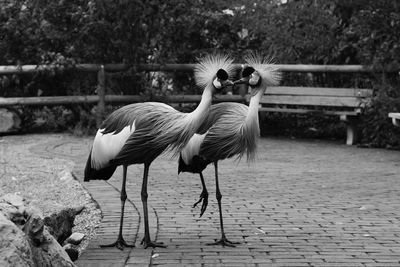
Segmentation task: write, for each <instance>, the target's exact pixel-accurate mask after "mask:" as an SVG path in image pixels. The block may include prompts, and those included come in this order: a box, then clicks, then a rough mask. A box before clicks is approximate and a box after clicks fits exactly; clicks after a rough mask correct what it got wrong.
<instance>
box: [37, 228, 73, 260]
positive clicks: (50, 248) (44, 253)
mask: <svg viewBox="0 0 400 267" xmlns="http://www.w3.org/2000/svg"><path fill="white" fill-rule="evenodd" d="M31 249H32V255H33V260H34V262H35V264H36V266H49V267H50V266H63V267H72V266H75V265H74V264H73V263H72V261H71V259H70V258H69V256H68V254H67V252H66V251H65V250H64V249H63V248H62V247H61V245H60V244H59V243H58V242H57V241H56V239H55V238H54V237H53V236H52V235H51V234H50V233H49V232H48V231H47V228H46V227H45V228H44V230H43V242H42V243H41V244H40V245H37V244H33V243H31Z"/></svg>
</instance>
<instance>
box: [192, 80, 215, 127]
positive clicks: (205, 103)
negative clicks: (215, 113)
mask: <svg viewBox="0 0 400 267" xmlns="http://www.w3.org/2000/svg"><path fill="white" fill-rule="evenodd" d="M212 97H213V87H212V85H210V86H207V87H206V88H205V89H204V91H203V94H202V96H201V101H200V103H199V105H198V106H197V108H196V109H195V110H193V111H192V112H191V113H190V114H189V117H190V120H191V122H192V123H193V124H194V125H195V126H197V127H199V126H200V124H201V123H202V122H203V121H204V120H205V118H206V117H207V115H208V113H209V111H210V106H211V101H212Z"/></svg>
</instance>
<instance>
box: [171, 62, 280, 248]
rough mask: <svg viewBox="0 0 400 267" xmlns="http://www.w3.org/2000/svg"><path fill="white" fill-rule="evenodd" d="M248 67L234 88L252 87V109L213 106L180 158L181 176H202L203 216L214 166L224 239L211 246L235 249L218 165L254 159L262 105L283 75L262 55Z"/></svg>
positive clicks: (234, 106)
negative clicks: (207, 170) (208, 179)
mask: <svg viewBox="0 0 400 267" xmlns="http://www.w3.org/2000/svg"><path fill="white" fill-rule="evenodd" d="M245 59H246V62H247V64H248V66H246V67H245V68H244V70H243V72H242V76H243V78H242V79H240V80H238V81H235V82H234V84H243V83H244V84H248V85H249V86H250V88H251V93H250V94H251V99H250V104H249V106H246V105H243V104H239V103H229V102H225V103H219V104H215V105H212V106H211V109H210V113H209V114H208V116H207V118H206V120H205V121H204V123H203V124H202V125H201V126H200V128H199V130H198V131H197V133H196V134H195V135H194V136H193V137H192V138H191V139H190V141H189V142H188V143H187V145H186V146H185V147H184V148H183V149H182V151H181V154H180V158H179V167H178V173H180V172H192V173H198V174H199V175H200V179H201V183H202V186H203V191H202V193H201V195H200V199H199V201H197V202H196V203H195V204H194V207H195V206H196V205H197V204H198V203H200V202H203V204H202V207H201V212H200V216H202V215H203V213H204V211H205V210H206V208H207V205H208V192H207V189H206V185H205V181H204V177H203V174H202V171H203V170H204V169H205V168H206V167H207V165H208V164H210V163H214V168H215V186H216V198H217V201H218V208H219V216H220V228H221V239H220V240H219V241H216V242H215V243H211V244H209V245H222V246H234V244H237V243H234V242H231V241H229V240H228V239H227V238H226V236H225V232H224V224H223V216H222V208H221V199H222V194H221V192H220V188H219V181H218V161H219V160H223V159H226V158H230V157H233V156H237V157H238V158H239V159H240V158H241V157H242V156H243V155H244V154H246V155H247V160H248V161H251V160H253V159H254V156H255V152H256V147H257V140H258V137H259V135H260V128H259V122H258V105H259V102H260V99H261V97H262V96H263V95H264V92H265V90H266V89H267V87H268V86H271V85H277V84H278V83H279V81H280V79H281V73H280V72H279V71H278V69H277V68H276V67H275V65H273V64H271V63H270V62H271V61H270V60H267V59H266V58H264V57H263V56H261V55H260V54H250V55H249V56H247V57H246V58H245Z"/></svg>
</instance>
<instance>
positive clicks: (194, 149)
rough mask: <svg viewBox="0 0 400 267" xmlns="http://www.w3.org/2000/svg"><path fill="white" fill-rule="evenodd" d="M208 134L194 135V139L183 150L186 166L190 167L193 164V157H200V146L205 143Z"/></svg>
mask: <svg viewBox="0 0 400 267" xmlns="http://www.w3.org/2000/svg"><path fill="white" fill-rule="evenodd" d="M206 134H207V133H205V134H195V135H193V137H192V138H190V140H189V142H188V143H187V144H186V146H185V147H184V148H183V149H182V151H181V156H182V159H183V161H184V162H185V163H186V164H188V165H189V164H190V163H192V159H193V157H194V156H196V155H199V151H200V146H201V144H202V143H203V140H204V137H205V136H206Z"/></svg>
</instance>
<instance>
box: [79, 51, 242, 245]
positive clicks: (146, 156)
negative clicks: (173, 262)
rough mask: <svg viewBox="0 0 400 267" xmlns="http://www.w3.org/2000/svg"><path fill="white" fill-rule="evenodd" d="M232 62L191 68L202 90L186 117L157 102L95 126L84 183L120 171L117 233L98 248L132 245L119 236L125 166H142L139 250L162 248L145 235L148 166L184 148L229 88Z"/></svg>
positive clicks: (219, 58) (211, 59) (213, 58)
mask: <svg viewBox="0 0 400 267" xmlns="http://www.w3.org/2000/svg"><path fill="white" fill-rule="evenodd" d="M232 62H233V61H232V59H230V58H229V57H228V56H225V55H220V54H215V55H210V56H205V57H204V58H203V59H201V60H200V61H199V63H198V64H196V67H195V72H194V74H195V79H196V84H197V85H198V86H200V87H202V88H204V90H203V94H202V97H201V101H200V103H199V105H198V106H197V108H196V109H195V110H194V111H193V112H191V113H182V112H179V111H177V110H175V109H174V108H172V107H171V106H169V105H166V104H163V103H158V102H145V103H135V104H130V105H127V106H124V107H122V108H120V109H118V110H116V111H114V112H113V113H112V114H110V115H109V117H108V118H107V119H106V120H105V121H104V122H103V123H102V124H101V126H100V128H99V129H98V131H97V134H96V136H95V138H94V141H93V145H92V148H91V151H90V154H89V157H88V160H87V163H86V168H85V173H84V176H85V177H84V181H85V182H87V181H90V180H98V179H100V180H108V179H110V178H111V176H112V175H113V173H114V171H115V169H116V168H117V167H118V166H120V165H122V166H123V177H122V188H121V218H120V227H119V234H118V237H117V240H116V241H115V242H114V243H112V244H109V245H102V246H103V247H110V246H116V247H117V248H119V249H123V248H124V247H132V246H133V245H132V244H128V243H127V242H125V240H124V238H123V236H122V228H123V220H124V207H125V201H126V199H127V194H126V189H125V185H126V176H127V168H128V166H129V165H131V164H144V173H143V182H142V188H141V200H142V203H143V213H144V216H143V217H144V230H145V233H144V238H143V240H142V244H143V245H144V247H145V248H147V247H165V246H164V245H163V244H162V243H159V242H154V241H151V238H150V233H149V222H148V209H147V198H148V194H147V180H148V173H149V167H150V164H151V163H152V162H153V160H154V159H155V158H157V157H158V156H159V155H160V154H161V153H163V152H164V151H168V150H169V151H173V152H174V153H176V154H178V153H179V151H180V150H181V149H182V148H183V147H184V146H185V145H186V143H187V142H188V141H189V140H190V138H191V137H192V136H193V135H194V133H195V132H196V131H197V129H198V128H199V126H200V125H201V123H203V121H204V119H205V118H206V117H207V114H208V112H209V109H210V106H211V101H212V97H213V94H214V93H215V91H216V90H219V89H222V88H223V87H225V86H228V85H232V82H231V81H230V80H229V76H230V75H231V74H232V72H233V69H234V67H233V64H232Z"/></svg>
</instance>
